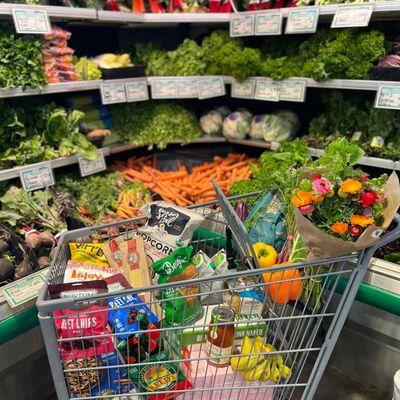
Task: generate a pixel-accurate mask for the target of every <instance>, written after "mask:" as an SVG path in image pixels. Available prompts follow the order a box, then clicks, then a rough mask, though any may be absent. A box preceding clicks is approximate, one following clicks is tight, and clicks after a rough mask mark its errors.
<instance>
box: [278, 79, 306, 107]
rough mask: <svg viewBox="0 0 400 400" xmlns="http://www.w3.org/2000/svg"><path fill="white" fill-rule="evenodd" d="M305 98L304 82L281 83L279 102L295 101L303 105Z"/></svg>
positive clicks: (288, 81)
mask: <svg viewBox="0 0 400 400" xmlns="http://www.w3.org/2000/svg"><path fill="white" fill-rule="evenodd" d="M305 97H306V82H305V81H297V80H296V81H295V80H286V81H282V82H281V88H280V93H279V100H280V101H297V102H300V103H303V102H304V101H305Z"/></svg>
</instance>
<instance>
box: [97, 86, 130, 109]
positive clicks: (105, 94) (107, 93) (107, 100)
mask: <svg viewBox="0 0 400 400" xmlns="http://www.w3.org/2000/svg"><path fill="white" fill-rule="evenodd" d="M100 93H101V102H102V104H117V103H126V93H125V85H124V84H123V83H121V82H118V83H111V82H110V83H102V84H101V85H100Z"/></svg>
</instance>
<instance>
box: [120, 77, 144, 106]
mask: <svg viewBox="0 0 400 400" xmlns="http://www.w3.org/2000/svg"><path fill="white" fill-rule="evenodd" d="M125 92H126V101H127V102H128V103H131V102H134V101H145V100H148V99H149V88H148V85H147V81H146V80H141V81H132V82H127V83H125Z"/></svg>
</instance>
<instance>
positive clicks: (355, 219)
mask: <svg viewBox="0 0 400 400" xmlns="http://www.w3.org/2000/svg"><path fill="white" fill-rule="evenodd" d="M374 222H375V221H374V219H373V218H368V217H366V216H365V215H353V216H352V217H350V223H351V224H352V225H360V226H368V225H372V224H373V223H374Z"/></svg>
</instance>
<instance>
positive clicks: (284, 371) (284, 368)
mask: <svg viewBox="0 0 400 400" xmlns="http://www.w3.org/2000/svg"><path fill="white" fill-rule="evenodd" d="M280 371H281V377H282V378H283V379H289V378H290V376H291V375H292V370H291V369H290V368H289V367H288V366H286V365H284V366H282V368H281V369H280Z"/></svg>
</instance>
